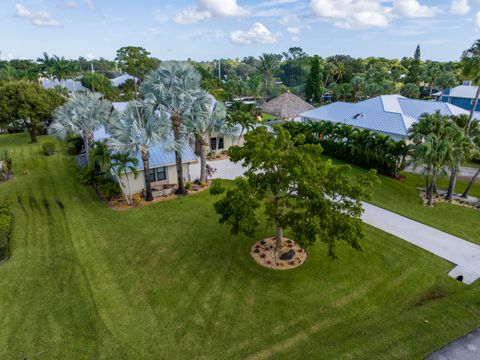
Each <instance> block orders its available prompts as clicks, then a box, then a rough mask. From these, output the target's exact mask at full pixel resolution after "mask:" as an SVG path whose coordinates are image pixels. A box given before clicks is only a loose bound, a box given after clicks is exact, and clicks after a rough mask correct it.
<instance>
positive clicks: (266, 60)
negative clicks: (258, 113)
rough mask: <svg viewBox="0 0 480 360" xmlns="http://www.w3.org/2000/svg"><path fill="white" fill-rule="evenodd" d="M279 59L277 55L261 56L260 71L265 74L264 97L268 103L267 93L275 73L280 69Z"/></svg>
mask: <svg viewBox="0 0 480 360" xmlns="http://www.w3.org/2000/svg"><path fill="white" fill-rule="evenodd" d="M278 66H279V63H278V57H277V56H276V55H275V54H263V55H262V56H260V70H261V71H262V73H263V76H264V79H265V84H264V86H265V89H264V95H263V101H265V102H266V101H267V92H268V88H269V83H270V79H271V78H272V76H273V73H274V72H275V70H276V69H277V68H278Z"/></svg>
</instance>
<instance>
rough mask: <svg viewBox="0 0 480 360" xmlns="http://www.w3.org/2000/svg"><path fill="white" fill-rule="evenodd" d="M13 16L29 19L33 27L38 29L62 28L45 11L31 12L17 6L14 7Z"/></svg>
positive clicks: (19, 5) (20, 5)
mask: <svg viewBox="0 0 480 360" xmlns="http://www.w3.org/2000/svg"><path fill="white" fill-rule="evenodd" d="M15 14H16V15H17V16H18V17H21V18H25V19H30V21H31V23H32V24H33V25H35V26H40V27H57V26H62V24H61V23H60V22H59V21H58V20H55V19H54V18H53V17H52V16H51V15H50V14H49V13H48V12H46V11H45V10H42V11H37V12H31V11H30V10H28V9H27V8H26V7H25V6H24V5H22V4H17V5H15Z"/></svg>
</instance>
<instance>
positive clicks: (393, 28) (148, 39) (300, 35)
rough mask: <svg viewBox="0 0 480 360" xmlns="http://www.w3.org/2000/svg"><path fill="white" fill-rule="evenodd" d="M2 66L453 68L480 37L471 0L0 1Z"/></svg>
mask: <svg viewBox="0 0 480 360" xmlns="http://www.w3.org/2000/svg"><path fill="white" fill-rule="evenodd" d="M0 19H1V21H0V34H1V35H0V51H1V58H2V59H8V58H36V57H38V56H40V55H41V54H42V53H43V52H44V51H47V52H48V53H49V54H51V55H52V54H57V55H63V56H65V57H69V58H76V57H78V56H84V57H87V58H92V57H100V56H102V57H106V58H109V59H113V58H114V57H115V51H116V50H117V49H118V48H120V47H122V46H127V45H138V46H143V47H145V48H146V49H148V50H149V51H150V52H151V53H152V55H154V56H156V57H158V58H160V59H187V58H192V59H195V60H210V59H214V58H218V57H222V58H227V57H233V58H235V57H239V58H242V57H244V56H248V55H254V56H257V55H260V54H261V53H263V52H277V53H278V52H282V51H285V50H287V49H288V48H289V47H292V46H301V47H302V48H303V49H304V50H305V51H306V52H307V53H309V54H319V55H320V56H329V55H334V54H349V55H352V56H355V57H367V56H384V57H388V58H401V57H403V56H411V55H412V54H413V51H414V49H415V46H416V44H417V43H420V45H421V47H422V58H423V59H433V60H456V59H458V58H459V56H460V54H461V52H462V50H464V49H465V48H468V47H469V46H470V45H471V43H472V42H473V41H474V40H475V39H476V38H480V0H437V1H433V0H259V1H253V0H176V1H163V0H136V1H134V0H15V1H12V0H1V3H0Z"/></svg>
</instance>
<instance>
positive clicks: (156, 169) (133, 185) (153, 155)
mask: <svg viewBox="0 0 480 360" xmlns="http://www.w3.org/2000/svg"><path fill="white" fill-rule="evenodd" d="M93 137H94V140H95V141H103V140H106V139H108V138H110V134H108V132H107V131H106V130H105V127H103V126H102V127H101V128H99V129H98V130H97V131H95V132H94V135H93ZM135 157H136V159H137V165H136V166H135V167H136V169H137V171H138V175H137V177H135V176H134V175H133V174H132V173H131V172H127V174H126V175H125V174H122V176H121V178H120V179H117V181H121V182H122V184H123V185H125V186H123V188H124V189H125V192H126V195H130V196H132V195H135V194H139V193H142V191H143V190H144V189H145V179H146V178H145V176H148V177H149V178H150V181H151V184H152V188H153V189H154V193H155V191H161V190H163V189H164V188H173V187H174V186H175V185H177V184H178V181H177V169H176V161H175V152H174V151H171V150H167V149H166V144H165V143H162V142H159V143H157V144H154V145H153V146H152V147H151V148H150V164H149V166H150V170H149V173H148V174H145V171H144V167H143V160H142V156H141V154H140V153H139V154H136V155H135ZM194 162H197V157H196V156H195V154H194V153H193V151H192V149H191V148H190V147H189V146H186V147H185V148H184V149H183V150H182V166H183V175H184V177H185V178H184V180H185V181H191V178H190V164H191V163H194ZM127 178H128V179H127ZM127 180H128V181H127ZM128 183H130V191H129V190H128V186H127V184H128Z"/></svg>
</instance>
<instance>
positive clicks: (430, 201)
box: [427, 172, 437, 206]
mask: <svg viewBox="0 0 480 360" xmlns="http://www.w3.org/2000/svg"><path fill="white" fill-rule="evenodd" d="M436 181H437V175H436V174H435V172H434V173H433V174H432V183H431V184H430V189H429V190H428V201H427V205H428V206H432V205H433V192H434V190H435V188H436V186H437V184H436Z"/></svg>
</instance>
